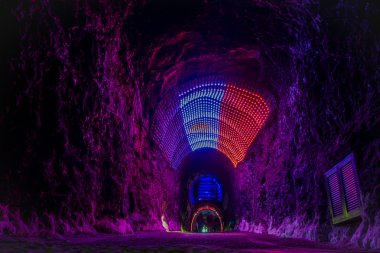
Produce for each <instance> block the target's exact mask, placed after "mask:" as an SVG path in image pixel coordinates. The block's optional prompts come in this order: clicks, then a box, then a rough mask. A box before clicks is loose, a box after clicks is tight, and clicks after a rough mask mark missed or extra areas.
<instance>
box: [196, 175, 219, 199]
mask: <svg viewBox="0 0 380 253" xmlns="http://www.w3.org/2000/svg"><path fill="white" fill-rule="evenodd" d="M189 199H190V202H191V203H192V204H195V203H199V202H222V188H221V187H220V184H219V182H218V180H217V179H216V178H215V177H213V176H201V177H199V178H198V179H197V180H196V182H193V183H192V184H191V186H190V198H189Z"/></svg>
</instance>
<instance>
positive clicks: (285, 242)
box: [0, 232, 375, 253]
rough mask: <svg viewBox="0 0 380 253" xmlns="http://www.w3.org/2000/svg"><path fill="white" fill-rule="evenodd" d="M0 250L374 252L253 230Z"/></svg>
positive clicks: (52, 242)
mask: <svg viewBox="0 0 380 253" xmlns="http://www.w3.org/2000/svg"><path fill="white" fill-rule="evenodd" d="M0 252H1V253H3V252H4V253H5V252H7V253H11V252H107V253H109V252H263V253H264V252H266V253H269V252H292V253H296V252H304V253H306V252H355V253H358V252H375V251H367V250H364V249H358V248H349V247H343V248H342V247H339V248H337V247H334V246H332V245H329V244H327V243H315V242H311V241H306V240H300V239H289V238H278V237H276V236H271V235H259V234H254V233H241V232H236V233H214V234H211V233H210V234H197V233H193V234H190V233H180V232H171V233H165V232H151V233H149V232H144V233H135V234H129V235H102V234H97V235H75V236H70V237H65V238H62V239H40V238H29V237H4V236H3V237H0Z"/></svg>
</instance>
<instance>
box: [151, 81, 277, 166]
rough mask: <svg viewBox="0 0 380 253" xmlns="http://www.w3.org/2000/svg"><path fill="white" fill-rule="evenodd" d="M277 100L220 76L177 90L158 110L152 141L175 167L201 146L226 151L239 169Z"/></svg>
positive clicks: (241, 83) (166, 97)
mask: <svg viewBox="0 0 380 253" xmlns="http://www.w3.org/2000/svg"><path fill="white" fill-rule="evenodd" d="M272 105H273V99H272V98H271V96H270V95H269V94H268V93H267V92H266V91H263V90H260V91H258V90H253V89H252V85H247V84H246V83H243V82H233V81H228V80H224V79H222V78H217V77H206V78H201V79H196V80H193V81H191V82H189V83H185V84H183V85H180V86H177V87H175V88H174V89H173V90H171V92H169V93H168V94H167V95H166V96H164V97H163V98H162V100H161V102H160V104H159V105H158V107H157V111H156V114H155V117H154V123H153V125H152V130H153V137H154V139H155V141H156V142H157V143H158V144H159V145H160V147H161V149H162V150H164V152H165V153H166V155H167V157H168V159H169V160H170V161H171V163H172V166H173V167H174V168H178V167H179V166H180V163H181V162H182V160H183V158H184V157H186V156H187V155H188V154H189V153H191V152H192V151H195V150H197V149H201V148H214V149H218V150H219V151H221V152H222V153H224V154H225V155H226V156H227V157H228V158H229V159H230V160H231V162H232V163H233V165H234V166H236V165H237V164H238V163H239V162H240V161H242V160H243V159H244V156H245V154H246V152H247V150H248V148H249V147H250V145H251V144H252V142H253V141H254V139H255V138H256V136H257V134H258V132H259V131H260V129H261V128H262V127H263V126H264V124H265V122H266V120H267V119H268V117H269V115H270V113H271V110H272V107H273V106H272Z"/></svg>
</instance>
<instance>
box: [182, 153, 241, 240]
mask: <svg viewBox="0 0 380 253" xmlns="http://www.w3.org/2000/svg"><path fill="white" fill-rule="evenodd" d="M234 170H235V168H234V166H233V165H232V163H231V161H230V160H229V159H228V158H227V157H226V156H225V155H224V154H223V153H221V152H220V151H218V150H215V149H211V148H202V149H199V150H197V151H194V152H192V153H191V154H189V155H188V156H187V157H186V158H185V159H184V161H183V162H182V164H181V166H180V169H179V180H180V194H179V206H180V217H181V227H182V230H184V231H191V232H194V231H197V232H206V231H202V226H204V227H205V228H206V227H207V228H206V230H207V232H212V231H214V232H216V231H215V229H214V228H213V225H212V224H208V223H207V222H205V221H203V220H202V219H203V218H204V219H206V220H207V218H208V217H207V215H205V217H203V216H200V217H199V218H201V220H199V221H198V219H197V217H196V216H197V215H199V214H200V213H199V212H200V211H199V210H203V209H202V208H204V207H205V206H211V207H212V208H213V210H210V209H207V208H205V210H209V213H210V214H211V215H210V219H211V217H212V222H210V223H213V224H214V223H215V220H218V224H219V225H218V226H217V227H216V230H217V231H218V232H223V231H225V230H226V231H232V230H234V226H235V224H236V216H235V215H236V213H235V207H236V203H237V202H236V196H235V194H236V192H235V190H234V187H233V186H234V185H235V179H234V177H235V171H234ZM215 210H218V211H215ZM205 212H206V211H205ZM194 222H195V223H198V222H203V223H206V224H203V225H200V224H193V223H194ZM223 224H224V225H223ZM208 226H209V227H208ZM194 227H197V228H198V229H194ZM220 227H223V229H220ZM192 228H193V229H192Z"/></svg>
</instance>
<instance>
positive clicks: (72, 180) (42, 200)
mask: <svg viewBox="0 0 380 253" xmlns="http://www.w3.org/2000/svg"><path fill="white" fill-rule="evenodd" d="M90 2H91V1H90ZM90 2H86V3H84V2H83V3H80V1H78V2H75V1H70V3H68V2H67V3H66V1H55V2H54V3H53V2H50V1H35V2H34V1H32V2H29V3H20V5H18V6H17V9H16V11H17V17H18V19H19V22H20V23H21V24H23V25H22V27H21V28H20V33H21V43H20V44H21V46H20V48H21V49H20V56H19V58H18V59H16V60H14V71H13V72H12V73H13V74H15V75H17V77H16V78H14V79H15V82H14V83H13V85H12V84H10V85H9V88H8V89H7V90H6V91H7V92H8V94H7V95H9V100H10V101H9V103H8V104H7V106H6V107H4V108H3V107H2V108H1V109H2V110H4V111H2V115H5V116H3V117H2V118H1V124H0V126H1V130H0V132H1V140H2V141H1V152H0V156H1V158H0V160H1V170H0V179H1V183H0V185H1V195H0V206H1V208H0V221H1V222H0V234H9V233H10V234H33V235H35V234H53V235H54V234H56V235H58V234H65V233H71V232H77V231H80V232H95V231H101V232H113V233H127V232H132V231H138V230H164V227H163V225H162V216H164V219H165V220H166V222H168V223H169V228H170V229H178V228H179V225H178V219H177V216H178V214H177V210H178V204H177V202H178V200H177V193H178V184H177V181H176V177H175V176H176V175H175V172H174V171H173V169H172V168H171V167H170V165H169V164H168V162H167V161H166V158H165V157H164V156H163V155H162V152H161V151H160V150H159V149H158V148H157V147H156V146H155V144H154V143H153V142H152V141H151V138H150V136H149V121H148V117H149V115H147V114H146V113H144V112H143V107H142V106H143V105H142V97H141V89H142V87H143V80H142V77H141V75H140V74H141V73H136V70H135V69H134V66H132V65H131V63H130V52H129V51H128V50H127V47H128V41H127V40H126V38H125V36H124V33H123V31H122V26H121V25H120V23H121V22H122V19H123V18H124V17H125V15H126V13H127V11H128V10H126V12H125V13H116V12H115V10H116V9H117V8H118V7H120V6H112V5H109V4H106V3H101V2H99V3H97V4H94V5H92V2H91V3H90ZM106 13H115V14H114V15H111V14H110V15H105V14H106ZM4 97H5V95H4ZM3 112H5V113H4V114H3Z"/></svg>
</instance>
